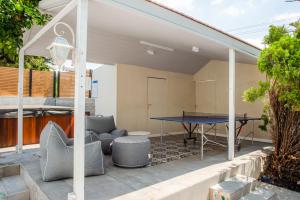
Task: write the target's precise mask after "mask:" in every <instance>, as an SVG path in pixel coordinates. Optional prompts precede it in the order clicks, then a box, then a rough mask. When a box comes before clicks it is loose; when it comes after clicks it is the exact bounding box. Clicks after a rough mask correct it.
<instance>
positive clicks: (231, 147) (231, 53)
mask: <svg viewBox="0 0 300 200" xmlns="http://www.w3.org/2000/svg"><path fill="white" fill-rule="evenodd" d="M228 114H229V131H228V160H233V158H234V139H235V50H234V49H232V48H230V49H229V113H228Z"/></svg>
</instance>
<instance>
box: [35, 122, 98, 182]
mask: <svg viewBox="0 0 300 200" xmlns="http://www.w3.org/2000/svg"><path fill="white" fill-rule="evenodd" d="M68 143H69V145H68ZM73 152H74V148H73V145H72V142H70V140H69V139H68V138H67V137H66V135H65V133H64V131H63V130H62V129H61V128H60V127H59V126H58V125H57V124H56V123H54V122H51V121H50V122H48V124H47V125H46V126H45V128H44V129H43V131H42V133H41V136H40V153H41V158H40V166H41V172H42V179H43V180H44V181H53V180H58V179H63V178H71V177H73V159H74V155H73ZM100 174H104V166H103V154H102V149H101V141H96V142H92V143H88V144H86V145H85V175H86V176H92V175H100Z"/></svg>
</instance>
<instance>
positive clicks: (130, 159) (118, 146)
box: [112, 136, 150, 168]
mask: <svg viewBox="0 0 300 200" xmlns="http://www.w3.org/2000/svg"><path fill="white" fill-rule="evenodd" d="M149 153H150V140H149V139H148V138H147V137H144V136H125V137H119V138H116V139H114V141H113V144H112V161H113V163H114V164H115V165H117V166H119V167H129V168H133V167H143V166H145V165H148V164H149V157H148V154H149Z"/></svg>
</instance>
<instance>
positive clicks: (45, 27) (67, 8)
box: [22, 0, 77, 51]
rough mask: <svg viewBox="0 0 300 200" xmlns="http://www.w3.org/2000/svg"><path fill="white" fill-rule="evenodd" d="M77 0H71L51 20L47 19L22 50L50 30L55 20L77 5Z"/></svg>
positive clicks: (58, 19)
mask: <svg viewBox="0 0 300 200" xmlns="http://www.w3.org/2000/svg"><path fill="white" fill-rule="evenodd" d="M76 1H77V0H72V1H71V2H70V3H68V4H67V5H66V6H65V7H64V8H63V9H62V10H61V11H60V12H59V13H58V14H57V15H55V16H54V17H53V18H52V20H51V21H49V22H48V23H47V24H46V25H45V26H44V27H43V28H42V29H41V30H40V31H39V32H38V33H37V34H35V35H34V37H33V38H32V39H31V40H30V41H29V42H27V43H26V44H25V45H24V46H23V48H22V49H23V50H24V51H25V50H26V49H28V48H29V47H30V46H31V45H32V44H33V43H35V42H36V41H37V40H38V39H39V38H40V37H42V36H43V35H44V34H45V33H46V32H47V31H48V30H50V29H51V28H52V27H53V26H54V25H55V24H56V23H57V22H59V21H60V20H61V19H62V18H64V17H65V16H66V15H67V14H69V13H70V12H71V11H72V10H73V9H74V8H75V7H76V5H77V2H76Z"/></svg>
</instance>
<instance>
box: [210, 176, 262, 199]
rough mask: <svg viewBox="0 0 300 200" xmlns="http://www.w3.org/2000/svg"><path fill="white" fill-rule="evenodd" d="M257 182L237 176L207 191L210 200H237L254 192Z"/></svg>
mask: <svg viewBox="0 0 300 200" xmlns="http://www.w3.org/2000/svg"><path fill="white" fill-rule="evenodd" d="M256 184H257V181H256V179H254V178H251V177H247V176H243V175H237V176H235V177H232V178H230V179H228V180H226V181H224V182H222V183H219V184H216V185H214V186H212V187H210V189H209V197H210V198H209V199H210V200H239V199H240V198H241V197H243V196H245V195H246V194H248V193H249V192H250V191H252V190H254V189H255V187H256Z"/></svg>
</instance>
